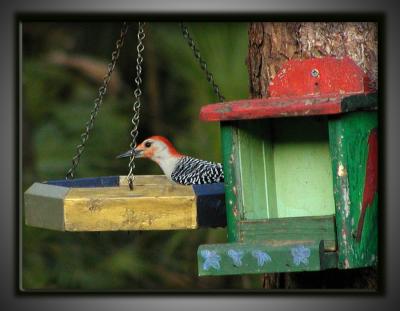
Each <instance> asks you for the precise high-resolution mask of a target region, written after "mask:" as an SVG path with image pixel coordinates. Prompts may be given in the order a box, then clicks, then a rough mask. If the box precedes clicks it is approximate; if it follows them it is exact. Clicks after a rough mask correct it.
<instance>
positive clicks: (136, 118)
mask: <svg viewBox="0 0 400 311" xmlns="http://www.w3.org/2000/svg"><path fill="white" fill-rule="evenodd" d="M144 25H145V23H141V22H139V25H138V33H137V39H138V45H137V47H136V50H137V58H136V78H135V83H136V89H135V91H134V93H133V94H134V95H135V102H134V103H133V108H132V110H133V117H132V130H131V137H132V141H131V144H130V148H131V151H132V152H131V157H130V160H129V165H128V166H129V173H128V185H129V188H130V189H131V190H133V182H134V180H135V177H134V176H133V170H134V169H135V163H134V161H135V154H134V150H135V148H136V138H137V136H138V133H139V131H138V126H139V116H140V96H141V95H142V90H141V88H140V87H141V85H142V78H141V75H142V63H143V56H142V52H143V51H144V44H143V40H144V38H145V33H144Z"/></svg>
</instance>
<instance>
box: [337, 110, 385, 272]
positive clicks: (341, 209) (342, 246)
mask: <svg viewBox="0 0 400 311" xmlns="http://www.w3.org/2000/svg"><path fill="white" fill-rule="evenodd" d="M377 126H378V120H377V112H376V111H366V112H353V113H348V114H345V115H343V116H341V117H336V118H331V120H330V122H329V135H330V148H331V154H332V162H333V165H332V172H333V181H334V185H335V187H334V189H335V190H334V195H335V203H336V226H337V239H338V246H339V267H340V268H344V269H347V268H356V267H365V266H371V265H374V264H376V262H377V248H378V193H377V192H376V193H375V196H374V199H373V202H372V204H371V205H369V206H368V207H367V209H366V214H365V219H364V225H363V231H362V235H361V240H360V241H357V239H356V232H357V227H358V221H359V219H360V211H361V208H362V200H363V192H364V186H365V175H366V162H367V157H368V137H369V135H370V133H371V131H372V130H373V129H375V128H377Z"/></svg>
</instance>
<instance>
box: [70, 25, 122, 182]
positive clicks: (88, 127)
mask: <svg viewBox="0 0 400 311" xmlns="http://www.w3.org/2000/svg"><path fill="white" fill-rule="evenodd" d="M128 27H129V26H128V24H127V23H126V22H124V23H123V24H122V27H121V31H120V36H119V39H118V40H117V42H116V43H115V50H114V51H113V52H112V54H111V62H110V63H109V64H108V67H107V73H106V75H105V76H104V78H103V84H102V86H101V87H100V88H99V90H98V95H97V97H96V99H95V100H94V107H93V109H92V111H91V112H90V118H89V120H88V121H87V122H86V128H85V131H84V132H83V133H82V134H81V142H80V144H79V145H78V146H77V147H76V153H75V155H74V157H73V158H72V166H71V168H70V169H69V170H68V172H67V174H66V176H65V178H66V179H70V178H71V179H72V178H74V175H75V170H76V168H77V166H78V164H79V161H80V158H81V156H82V153H83V151H84V150H85V145H86V142H87V140H88V139H89V134H90V131H91V130H92V128H93V125H94V121H95V119H96V116H97V113H98V112H99V109H100V107H101V104H102V103H103V97H104V95H105V94H106V92H107V87H108V83H109V82H110V79H111V74H112V73H113V71H114V69H115V64H116V63H117V60H118V57H119V54H120V51H121V48H122V46H123V45H124V40H125V37H126V34H127V32H128Z"/></svg>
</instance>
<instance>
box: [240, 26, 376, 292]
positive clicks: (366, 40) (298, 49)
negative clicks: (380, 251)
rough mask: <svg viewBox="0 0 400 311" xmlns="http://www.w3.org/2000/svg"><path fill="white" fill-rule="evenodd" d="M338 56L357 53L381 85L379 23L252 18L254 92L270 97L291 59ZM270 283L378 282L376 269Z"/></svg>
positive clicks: (268, 280) (275, 277)
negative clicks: (260, 20)
mask: <svg viewBox="0 0 400 311" xmlns="http://www.w3.org/2000/svg"><path fill="white" fill-rule="evenodd" d="M323 56H334V57H338V58H341V57H344V56H348V57H350V58H352V59H353V60H354V61H355V63H356V64H358V65H359V66H360V67H361V68H363V69H364V70H365V72H366V73H367V74H368V76H369V77H370V79H371V81H373V83H374V85H373V86H374V87H376V88H377V76H378V25H377V24H376V23H294V22H291V23H251V24H250V28H249V54H248V58H247V66H248V71H249V78H250V94H251V97H253V98H261V97H268V96H269V94H268V85H269V82H270V81H271V80H272V79H273V78H274V77H275V75H276V73H277V72H278V71H279V69H280V68H281V65H282V63H284V62H286V61H287V60H290V59H296V58H300V59H307V58H312V57H323ZM264 281H265V282H264V283H265V287H266V288H321V287H322V288H332V287H334V288H349V287H355V288H376V287H377V280H376V270H375V269H355V270H352V271H342V270H341V271H338V270H332V271H324V272H312V273H310V272H308V273H285V274H283V275H282V274H281V275H279V274H268V275H266V276H265V279H264Z"/></svg>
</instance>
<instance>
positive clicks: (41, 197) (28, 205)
mask: <svg viewBox="0 0 400 311" xmlns="http://www.w3.org/2000/svg"><path fill="white" fill-rule="evenodd" d="M24 204H25V223H26V224H27V225H29V226H34V227H38V228H44V229H52V230H58V231H117V230H182V229H186V230H189V229H197V228H200V227H218V226H225V225H226V216H225V208H224V189H223V184H209V185H193V186H181V185H177V184H174V183H171V182H170V181H169V180H168V179H167V178H166V177H165V176H164V175H144V176H143V175H142V176H136V178H135V188H134V190H133V191H131V190H129V188H128V181H127V177H126V176H104V177H94V178H77V179H69V180H65V179H64V180H50V181H45V182H42V183H39V182H36V183H34V184H33V185H32V186H31V187H30V188H29V189H28V190H26V191H25V194H24Z"/></svg>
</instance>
